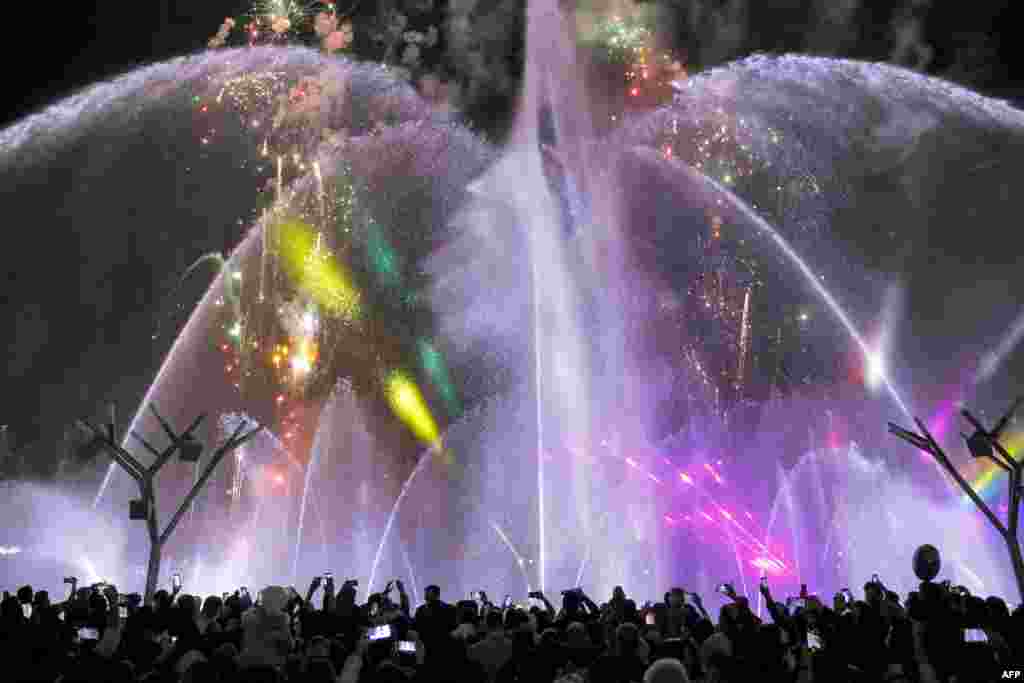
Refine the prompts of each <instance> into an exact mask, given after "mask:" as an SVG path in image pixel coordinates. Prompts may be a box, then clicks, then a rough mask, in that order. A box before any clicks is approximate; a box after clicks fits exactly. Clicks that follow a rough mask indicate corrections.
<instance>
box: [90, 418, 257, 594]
mask: <svg viewBox="0 0 1024 683" xmlns="http://www.w3.org/2000/svg"><path fill="white" fill-rule="evenodd" d="M150 410H151V411H152V412H153V415H154V417H156V419H157V421H159V422H160V426H161V427H162V428H163V430H164V433H165V434H167V438H169V439H170V440H171V444H170V445H169V446H167V448H165V449H164V450H162V451H158V450H157V449H156V448H154V447H153V446H151V445H150V444H149V443H148V442H147V441H146V440H145V439H143V438H142V437H141V436H139V435H138V434H137V433H135V432H134V431H133V432H131V435H132V437H134V438H135V439H136V440H137V441H138V442H139V443H141V444H142V446H143V447H144V448H145V449H146V450H147V451H149V452H150V453H151V454H152V455H153V457H154V458H155V459H154V461H153V463H152V464H151V465H150V466H149V467H145V466H143V465H142V464H141V463H140V462H139V461H138V460H136V459H135V458H133V457H132V456H131V454H129V453H128V452H127V451H126V450H124V449H123V448H122V447H121V445H120V443H119V439H118V438H117V433H116V427H115V419H114V416H113V410H111V418H110V419H111V421H110V423H109V424H108V425H107V429H106V430H105V431H104V430H101V429H99V428H98V427H95V426H93V425H92V424H90V423H89V422H87V421H86V420H79V421H78V425H79V427H80V428H81V429H83V430H85V431H87V432H89V433H91V434H92V437H93V443H94V444H95V445H96V446H97V447H98V450H104V451H106V452H107V453H108V454H109V455H110V457H111V458H113V459H114V461H115V462H116V463H117V464H118V465H120V466H121V468H122V469H123V470H124V471H125V472H127V473H128V474H129V475H130V476H131V477H132V479H134V480H135V481H136V483H137V484H138V485H139V491H140V493H141V497H140V498H139V500H133V501H132V502H131V518H132V519H142V520H145V522H146V528H147V530H148V531H149V566H148V568H147V571H146V594H145V604H147V605H150V604H152V602H153V594H154V593H155V592H156V585H157V581H158V579H159V577H160V559H161V555H162V552H163V547H164V545H165V544H166V543H167V539H169V538H170V537H171V534H172V533H174V530H175V528H177V526H178V522H180V521H181V518H182V516H184V514H185V511H186V510H187V509H188V507H189V505H191V504H192V501H193V500H195V497H196V496H197V495H198V494H199V492H200V491H201V490H202V488H203V486H205V485H206V482H207V480H208V479H209V478H210V475H211V474H213V471H214V469H216V467H217V465H218V464H219V463H220V461H221V460H223V459H224V456H225V455H227V454H228V453H231V452H232V451H234V450H235V449H236V448H238V447H239V446H241V445H242V444H243V443H245V442H246V441H248V440H249V439H251V438H252V437H253V436H255V435H256V434H257V433H258V432H259V431H260V430H262V429H263V427H262V426H261V425H256V427H255V428H254V429H251V430H249V431H248V432H245V433H244V434H243V431H244V430H245V428H246V426H248V425H247V423H246V422H244V421H243V422H241V423H239V425H238V427H237V428H236V429H235V431H234V433H232V434H231V436H229V437H228V439H227V441H225V442H224V443H223V444H221V445H220V446H219V447H218V448H217V449H216V450H215V451H214V452H213V454H212V456H211V457H210V461H209V462H208V463H207V464H206V468H205V469H204V470H203V472H202V474H200V475H199V477H198V478H197V479H196V481H195V483H194V484H193V486H192V489H191V490H190V491H189V492H188V495H187V496H185V500H183V501H182V502H181V505H179V506H178V510H177V512H175V513H174V516H173V517H172V518H171V521H170V522H168V524H167V527H166V528H165V529H164V530H163V531H162V532H161V531H160V527H159V522H158V521H157V505H156V487H155V485H154V480H155V478H156V474H157V472H159V471H160V468H161V467H163V466H164V465H165V464H167V462H168V461H169V460H170V459H171V456H173V455H174V453H175V451H178V452H179V453H180V457H181V459H182V460H183V461H185V462H192V463H198V462H199V460H200V457H201V456H202V451H203V445H202V443H201V442H200V441H198V440H197V439H196V438H195V436H194V435H193V432H194V431H195V430H196V428H198V427H199V425H200V424H201V423H202V421H203V419H204V418H205V417H206V416H205V415H200V416H199V417H197V418H196V419H195V420H193V421H192V424H191V425H189V427H188V429H186V430H185V431H184V432H182V433H181V434H177V433H175V431H174V430H173V429H172V428H171V426H170V424H169V423H168V422H167V420H165V419H164V418H163V417H162V416H161V415H160V413H159V412H158V411H157V409H156V406H153V405H150Z"/></svg>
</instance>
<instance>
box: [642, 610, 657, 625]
mask: <svg viewBox="0 0 1024 683" xmlns="http://www.w3.org/2000/svg"><path fill="white" fill-rule="evenodd" d="M644 623H645V624H647V625H648V626H654V625H655V621H654V612H648V613H647V616H645V617H644Z"/></svg>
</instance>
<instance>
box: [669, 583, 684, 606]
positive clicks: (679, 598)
mask: <svg viewBox="0 0 1024 683" xmlns="http://www.w3.org/2000/svg"><path fill="white" fill-rule="evenodd" d="M667 600H668V605H669V607H675V608H679V607H682V606H683V604H684V603H685V602H686V594H685V593H684V592H683V589H682V588H673V589H672V591H671V592H670V593H669V594H668V599H667Z"/></svg>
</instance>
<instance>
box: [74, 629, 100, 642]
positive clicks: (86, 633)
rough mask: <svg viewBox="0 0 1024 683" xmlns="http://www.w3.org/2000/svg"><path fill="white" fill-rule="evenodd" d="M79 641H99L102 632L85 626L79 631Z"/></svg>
mask: <svg viewBox="0 0 1024 683" xmlns="http://www.w3.org/2000/svg"><path fill="white" fill-rule="evenodd" d="M78 639H79V640H99V639H100V632H99V631H97V630H96V629H94V628H88V627H86V626H83V627H82V628H80V629H78Z"/></svg>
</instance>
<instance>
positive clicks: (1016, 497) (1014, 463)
mask: <svg viewBox="0 0 1024 683" xmlns="http://www.w3.org/2000/svg"><path fill="white" fill-rule="evenodd" d="M1022 402H1024V397H1022V398H1018V399H1017V400H1016V401H1014V403H1013V405H1012V406H1010V409H1009V410H1008V411H1007V412H1006V414H1005V415H1003V417H1002V418H1001V419H1000V420H999V422H997V423H996V426H995V428H994V429H992V431H988V430H987V429H985V427H984V426H982V424H981V422H979V421H978V419H977V418H975V417H974V416H973V415H972V414H971V413H970V412H969V411H967V410H961V411H960V413H961V414H962V415H963V416H964V419H966V420H967V421H968V422H970V423H971V426H973V427H974V433H973V434H971V435H970V436H968V435H966V434H961V436H963V438H964V441H966V442H967V449H968V450H969V451H970V453H971V456H972V457H974V458H987V459H989V460H991V461H992V462H993V463H995V465H996V467H998V468H999V469H1001V470H1003V471H1004V472H1006V473H1007V475H1009V477H1008V480H1007V485H1008V487H1009V496H1010V502H1009V510H1008V512H1007V522H1006V524H1003V522H1002V520H1000V519H999V517H997V516H996V514H995V513H994V512H992V510H991V509H990V508H989V507H988V505H986V504H985V501H983V500H982V499H981V496H979V495H978V494H977V493H976V492H975V490H974V488H973V487H972V486H971V485H970V484H969V483H967V481H966V480H965V479H964V478H963V477H962V476H961V475H960V473H959V472H958V471H957V470H956V468H955V467H953V464H952V463H951V462H950V461H949V458H948V457H947V456H946V454H945V453H944V452H943V450H942V448H941V447H940V446H939V444H938V443H937V442H936V441H935V439H934V438H933V437H932V435H931V434H930V433H929V432H928V428H927V427H925V426H924V423H923V422H922V421H921V420H920V418H916V417H915V418H914V422H916V423H917V426H918V428H919V429H920V430H921V433H920V434H917V433H915V432H911V431H908V430H906V429H903V428H902V427H900V426H899V425H896V424H893V423H892V422H890V423H889V432H890V433H891V434H895V435H896V436H898V437H899V438H901V439H903V440H904V441H906V442H907V443H909V444H910V445H912V446H916V447H917V448H919V449H921V450H922V451H924V452H926V453H929V454H930V455H931V456H932V457H933V458H935V460H936V461H937V462H938V463H939V465H941V466H942V468H943V469H944V470H945V471H946V472H947V473H948V474H949V476H951V477H953V479H954V480H955V481H956V483H958V484H959V485H960V488H961V489H963V491H964V493H965V494H967V496H968V497H970V499H971V500H973V501H974V504H975V505H977V506H978V509H979V510H981V512H982V513H983V514H984V515H985V517H987V518H988V521H989V522H990V523H991V524H992V526H993V527H995V529H996V531H998V532H999V535H1000V536H1001V537H1002V539H1003V542H1004V543H1006V549H1007V551H1008V552H1009V554H1010V561H1011V563H1012V564H1013V573H1014V576H1015V577H1016V579H1017V591H1018V592H1019V594H1020V597H1021V599H1022V600H1024V556H1022V555H1021V549H1020V540H1019V539H1018V537H1017V529H1018V527H1019V522H1020V502H1021V474H1022V469H1024V462H1020V461H1018V460H1017V459H1016V458H1014V457H1013V456H1011V455H1010V453H1009V452H1008V451H1007V450H1006V448H1005V447H1004V446H1003V445H1002V444H1001V443H999V436H1000V434H1002V432H1003V430H1004V429H1006V426H1007V425H1008V424H1009V423H1010V421H1011V420H1012V419H1013V414H1014V413H1015V412H1016V411H1017V408H1018V407H1019V406H1020V404H1021V403H1022Z"/></svg>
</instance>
